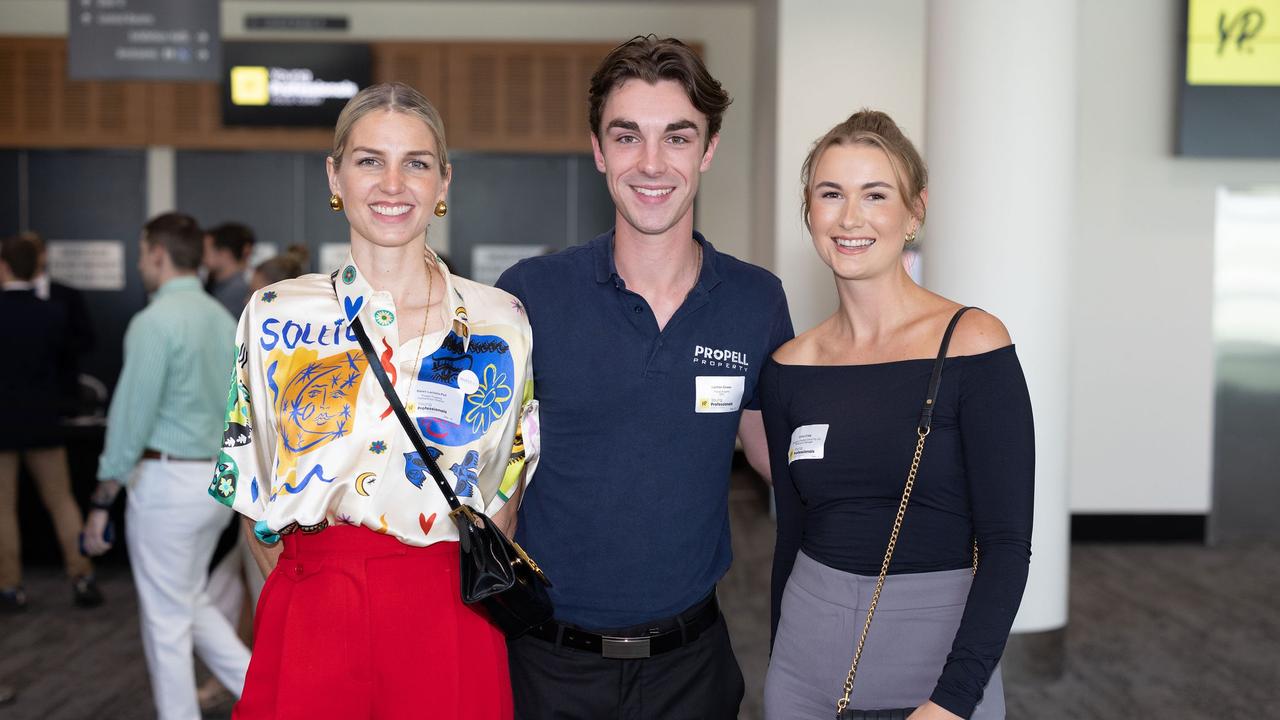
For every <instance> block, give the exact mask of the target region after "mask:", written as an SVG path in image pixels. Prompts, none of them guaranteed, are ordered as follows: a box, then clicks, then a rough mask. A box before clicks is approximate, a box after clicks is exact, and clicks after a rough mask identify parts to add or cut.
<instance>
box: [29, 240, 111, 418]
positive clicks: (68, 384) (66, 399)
mask: <svg viewBox="0 0 1280 720" xmlns="http://www.w3.org/2000/svg"><path fill="white" fill-rule="evenodd" d="M21 237H22V238H23V239H25V240H28V241H30V242H32V243H33V244H35V246H36V250H37V260H36V275H35V277H34V278H32V280H31V284H32V289H33V290H34V291H35V294H36V297H38V298H40V299H41V300H48V301H49V302H52V303H54V304H56V305H59V306H61V307H62V309H63V312H64V313H65V315H66V318H67V332H68V333H69V335H70V337H71V338H72V341H71V342H70V343H67V344H66V345H65V346H64V347H63V350H62V352H61V353H59V355H58V358H57V361H56V362H57V366H58V367H57V374H58V412H59V415H61V416H62V417H64V418H65V417H75V416H77V415H80V414H81V413H82V411H81V408H80V359H81V358H82V357H84V356H86V355H88V354H89V353H91V352H93V348H94V345H95V344H96V342H97V335H96V334H95V333H94V330H93V321H92V320H91V319H90V317H89V309H88V306H87V305H85V302H84V294H83V293H81V292H80V291H79V290H77V289H75V288H73V287H71V286H70V285H66V284H63V283H60V282H58V281H57V280H53V279H52V278H50V277H49V263H48V255H49V253H48V247H47V246H46V245H45V242H44V238H43V237H41V236H40V234H39V233H35V232H25V233H22V235H21Z"/></svg>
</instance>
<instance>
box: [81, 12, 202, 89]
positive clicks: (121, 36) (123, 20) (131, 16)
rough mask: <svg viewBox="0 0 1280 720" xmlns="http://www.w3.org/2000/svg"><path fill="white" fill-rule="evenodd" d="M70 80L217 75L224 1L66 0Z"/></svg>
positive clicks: (198, 77)
mask: <svg viewBox="0 0 1280 720" xmlns="http://www.w3.org/2000/svg"><path fill="white" fill-rule="evenodd" d="M67 8H68V12H69V14H70V17H69V18H68V24H67V54H68V59H69V63H68V74H69V75H70V76H71V79H72V80H138V79H141V80H217V79H218V76H219V71H220V70H221V68H222V54H221V49H220V45H221V24H220V19H219V16H218V13H219V10H220V8H221V3H217V2H213V1H212V0H68V2H67Z"/></svg>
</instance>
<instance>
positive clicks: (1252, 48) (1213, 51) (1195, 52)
mask: <svg viewBox="0 0 1280 720" xmlns="http://www.w3.org/2000/svg"><path fill="white" fill-rule="evenodd" d="M1187 82H1188V85H1277V86H1280V0H1190V3H1189V4H1188V12H1187Z"/></svg>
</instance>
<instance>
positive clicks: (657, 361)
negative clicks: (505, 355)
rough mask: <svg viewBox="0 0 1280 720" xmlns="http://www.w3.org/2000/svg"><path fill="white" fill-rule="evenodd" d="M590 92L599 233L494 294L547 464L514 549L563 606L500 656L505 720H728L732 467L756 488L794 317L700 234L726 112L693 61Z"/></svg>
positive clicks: (642, 66)
mask: <svg viewBox="0 0 1280 720" xmlns="http://www.w3.org/2000/svg"><path fill="white" fill-rule="evenodd" d="M590 93H591V95H590V101H591V102H590V120H591V130H592V137H591V144H592V148H593V149H594V151H595V160H596V167H597V168H598V169H599V170H600V172H602V173H604V176H605V181H606V182H607V183H608V186H609V193H610V195H611V196H612V197H613V202H614V205H615V208H616V216H615V227H614V230H613V231H611V232H608V233H606V234H604V235H601V236H600V237H598V238H596V239H595V240H593V241H591V242H590V243H587V244H586V245H582V246H578V247H574V248H570V249H568V250H565V251H563V252H560V253H557V254H555V255H551V256H546V257H540V258H534V259H530V260H525V261H523V262H521V263H519V264H518V265H516V266H515V267H513V268H511V269H510V270H508V271H507V272H506V273H504V274H503V276H502V278H501V279H500V280H499V281H498V287H500V288H502V289H504V290H507V291H508V292H510V293H512V294H514V295H515V296H516V297H517V298H519V299H520V301H521V302H522V303H523V304H524V307H525V309H526V312H527V313H528V316H529V321H530V323H531V324H532V325H533V333H534V343H533V369H534V392H535V394H536V396H537V397H538V399H539V401H540V403H541V411H540V412H541V425H542V463H541V465H540V466H539V468H538V481H537V482H536V483H533V484H532V485H530V487H529V490H528V492H527V493H526V495H525V497H524V502H523V505H522V507H521V510H520V517H519V526H518V539H519V541H520V543H521V544H523V545H524V547H525V548H527V549H528V550H529V552H530V554H531V555H532V556H533V557H534V558H536V559H537V561H538V563H539V564H540V565H541V566H542V567H543V569H544V570H546V572H547V574H548V576H550V578H551V580H552V582H553V583H555V586H554V587H553V588H552V590H551V595H552V599H553V600H554V602H555V605H556V620H555V621H554V622H551V623H548V624H547V625H545V626H543V627H541V628H538V629H536V630H534V631H533V632H531V633H530V634H529V635H527V636H525V637H523V638H520V639H518V640H514V641H512V642H510V643H509V651H510V658H511V681H512V690H513V696H514V699H515V704H516V716H517V717H518V718H521V719H522V720H530V719H534V718H552V717H555V718H582V719H583V720H598V719H599V718H637V719H640V718H644V719H648V718H655V719H656V718H662V719H666V718H698V719H699V720H707V719H716V718H726V719H727V718H736V717H737V714H738V705H739V703H740V702H741V700H742V694H743V683H742V673H741V671H740V670H739V668H738V663H737V660H736V658H735V657H734V655H733V648H732V647H731V646H730V644H729V637H728V633H727V632H726V630H725V624H724V619H723V617H721V615H720V611H719V607H718V605H717V604H716V601H715V588H716V583H717V581H719V579H720V578H721V576H723V575H724V573H725V571H726V570H727V569H728V567H729V562H730V560H731V549H730V544H729V514H728V490H729V471H730V464H731V463H732V459H733V451H734V438H735V436H740V437H741V438H742V442H743V446H744V448H745V450H746V453H747V457H748V459H749V460H751V461H752V465H754V466H756V467H757V469H761V470H764V471H766V472H767V465H768V462H767V458H766V457H765V453H766V450H765V444H764V433H763V429H762V425H761V421H760V412H759V410H758V409H757V408H758V407H759V404H758V400H757V398H758V392H757V388H756V381H757V378H758V377H759V373H760V367H761V365H763V364H764V362H765V360H766V359H767V358H768V357H769V355H770V354H771V353H772V352H773V351H774V349H776V348H777V347H778V346H779V345H781V344H782V343H784V342H786V341H787V340H789V339H791V337H792V330H791V318H790V315H789V313H788V312H787V303H786V298H785V296H784V295H783V292H782V286H781V284H780V283H779V282H778V279H777V278H775V277H774V276H773V275H771V274H770V273H768V272H767V271H765V270H762V269H760V268H758V267H755V266H753V265H748V264H747V263H744V262H741V261H739V260H736V259H734V258H732V257H730V256H728V255H725V254H722V253H719V252H717V251H716V250H715V248H713V247H712V246H711V244H710V243H709V242H707V241H706V240H705V239H704V238H703V237H702V236H701V235H700V234H698V233H697V232H695V231H694V229H693V199H694V196H695V195H696V194H697V190H698V180H699V177H700V175H701V174H702V173H703V172H705V171H706V170H707V169H708V168H709V167H710V166H711V159H712V156H713V155H714V154H715V150H716V144H717V143H718V142H719V139H720V137H719V131H720V120H721V116H722V115H723V113H724V110H725V108H727V107H728V105H729V102H730V99H729V96H728V95H727V94H726V93H725V91H724V90H723V89H722V88H721V87H720V83H719V82H717V81H716V80H715V79H714V78H713V77H711V75H710V74H709V73H708V72H707V70H706V68H705V67H704V66H703V64H702V61H701V60H700V59H699V58H698V56H697V55H696V54H695V53H694V52H693V51H692V50H690V49H689V48H688V47H687V46H685V45H684V44H683V43H681V42H679V41H678V40H670V39H668V40H658V39H657V38H655V37H653V36H649V37H643V38H635V39H633V40H631V41H630V42H628V43H626V44H624V45H621V46H619V47H618V48H617V49H615V50H614V51H613V52H612V53H610V55H609V56H608V57H607V58H605V60H604V62H603V63H602V64H601V66H600V67H599V69H598V70H597V71H596V73H595V75H594V76H593V77H592V78H591V90H590Z"/></svg>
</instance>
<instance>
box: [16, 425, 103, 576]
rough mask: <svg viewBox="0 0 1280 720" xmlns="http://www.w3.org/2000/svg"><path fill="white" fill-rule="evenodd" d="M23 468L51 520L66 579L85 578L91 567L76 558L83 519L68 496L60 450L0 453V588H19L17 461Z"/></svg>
mask: <svg viewBox="0 0 1280 720" xmlns="http://www.w3.org/2000/svg"><path fill="white" fill-rule="evenodd" d="M19 459H21V460H22V461H23V462H25V463H26V464H27V469H28V470H30V471H31V476H32V478H33V479H34V480H35V483H36V489H37V490H38V491H39V492H40V499H41V500H42V501H43V502H44V506H45V509H47V510H48V511H49V515H50V516H51V517H52V518H53V526H54V529H55V530H56V531H57V534H58V544H59V545H61V546H62V561H63V563H64V564H65V565H66V568H67V575H68V576H69V577H78V576H80V575H88V574H89V573H92V572H93V564H92V563H90V562H89V560H88V559H87V558H85V557H84V556H83V555H81V554H80V544H79V539H80V529H81V527H82V525H83V523H84V516H83V515H82V514H81V513H80V507H79V506H78V505H76V500H75V497H74V496H73V495H72V494H71V471H70V470H69V469H68V467H67V450H66V448H64V447H54V448H38V449H34V450H23V451H21V452H18V451H4V452H0V588H10V587H13V586H15V585H21V584H22V540H21V537H22V534H21V532H20V531H19V528H18V461H19Z"/></svg>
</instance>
